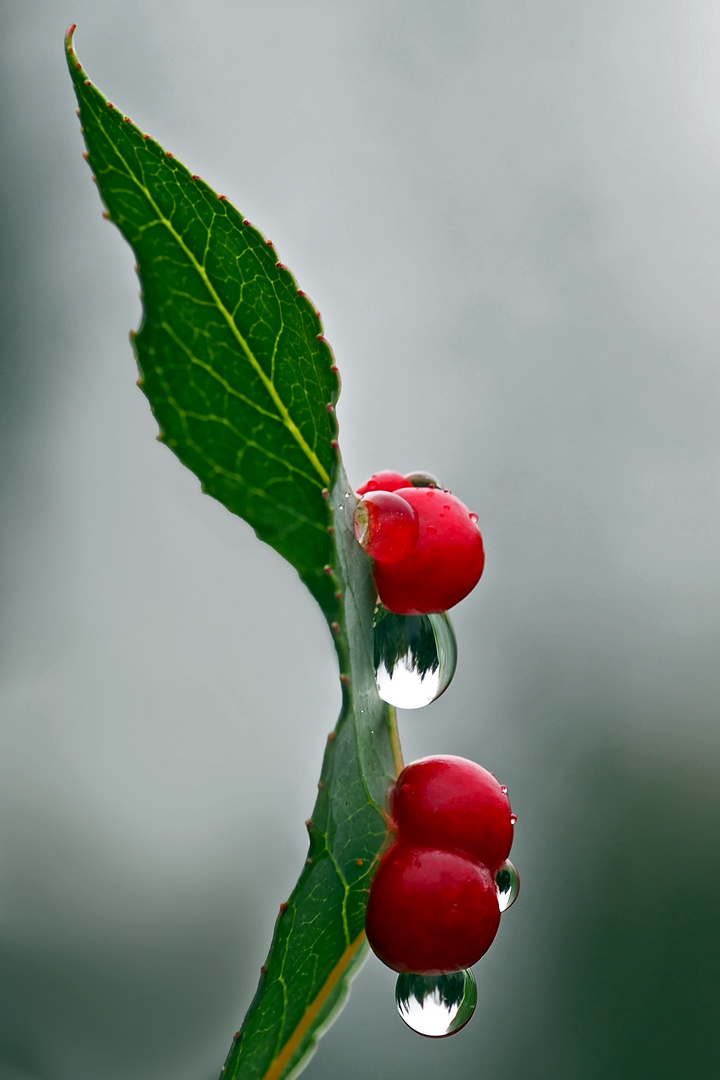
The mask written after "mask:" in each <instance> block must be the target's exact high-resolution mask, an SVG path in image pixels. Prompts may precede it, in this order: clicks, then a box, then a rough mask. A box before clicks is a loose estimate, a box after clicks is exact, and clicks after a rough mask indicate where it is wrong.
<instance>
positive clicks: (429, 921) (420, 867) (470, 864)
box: [365, 841, 500, 975]
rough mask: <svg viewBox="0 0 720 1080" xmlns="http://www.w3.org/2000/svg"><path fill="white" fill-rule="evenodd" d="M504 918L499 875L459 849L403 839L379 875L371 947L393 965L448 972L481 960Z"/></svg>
mask: <svg viewBox="0 0 720 1080" xmlns="http://www.w3.org/2000/svg"><path fill="white" fill-rule="evenodd" d="M499 922H500V909H499V907H498V901H497V895H496V891H495V881H494V879H493V875H492V874H491V873H490V871H489V870H488V869H487V867H485V866H482V865H481V864H480V863H477V862H475V861H474V860H472V859H468V858H466V857H465V856H464V855H460V854H458V853H457V852H453V851H438V850H436V849H434V848H429V847H417V846H413V845H411V844H406V843H403V842H402V841H399V842H398V843H396V844H395V845H394V846H393V847H392V848H391V849H390V851H389V852H388V853H387V854H386V855H385V857H384V859H383V861H382V862H381V864H380V866H379V868H378V870H377V873H376V875H375V877H374V879H373V882H372V887H371V889H370V896H369V899H368V905H367V911H366V915H365V929H366V932H367V938H368V941H369V943H370V946H371V948H372V949H373V951H374V952H375V953H376V955H377V956H378V957H379V958H380V960H382V962H383V963H384V964H387V966H388V967H390V968H392V969H393V970H394V971H401V972H402V971H407V972H414V973H415V974H418V975H444V974H447V973H448V972H451V971H461V970H463V969H464V968H468V967H471V966H472V965H473V964H475V963H477V961H478V960H479V959H480V957H481V956H482V955H483V954H484V953H485V952H486V951H487V950H488V949H489V947H490V945H491V944H492V941H493V938H494V937H495V934H496V933H497V928H498V924H499Z"/></svg>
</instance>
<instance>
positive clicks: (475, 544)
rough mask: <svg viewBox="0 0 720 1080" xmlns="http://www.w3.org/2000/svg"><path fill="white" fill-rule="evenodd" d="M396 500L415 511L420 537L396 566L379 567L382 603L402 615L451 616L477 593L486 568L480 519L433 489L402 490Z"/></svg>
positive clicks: (379, 587)
mask: <svg viewBox="0 0 720 1080" xmlns="http://www.w3.org/2000/svg"><path fill="white" fill-rule="evenodd" d="M395 494H396V495H398V496H400V497H401V498H403V499H405V501H406V502H408V503H409V504H410V506H412V507H413V509H414V510H415V512H416V514H417V519H418V530H419V531H418V538H417V542H416V544H415V546H414V547H413V549H412V550H411V551H410V552H409V553H408V554H407V555H406V556H405V557H404V558H402V559H399V560H398V561H397V562H393V563H376V565H375V570H374V577H375V585H376V586H377V590H378V595H379V596H380V600H381V601H382V603H383V604H384V605H385V607H386V608H387V609H388V610H389V611H394V612H395V613H396V614H397V615H428V614H430V613H431V612H437V611H447V609H448V608H451V607H453V606H454V605H455V604H458V603H460V601H461V600H462V599H464V597H466V596H467V594H468V593H469V592H470V591H471V590H472V589H474V588H475V586H476V585H477V583H478V581H479V580H480V575H481V574H482V571H483V566H484V564H485V553H484V551H483V543H482V537H481V535H480V530H479V529H478V527H477V518H476V516H475V515H474V514H471V513H470V511H469V510H468V508H467V507H466V506H465V505H464V503H461V502H460V500H459V499H456V498H455V496H454V495H451V494H450V493H449V492H448V491H442V490H440V489H438V488H432V487H405V488H399V489H397V490H396V492H395Z"/></svg>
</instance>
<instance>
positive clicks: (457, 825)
mask: <svg viewBox="0 0 720 1080" xmlns="http://www.w3.org/2000/svg"><path fill="white" fill-rule="evenodd" d="M390 812H391V814H392V816H393V818H394V819H395V823H396V825H397V829H398V836H399V838H400V840H401V841H402V842H403V843H409V844H423V845H427V846H428V847H438V848H443V849H445V850H446V851H460V852H462V853H463V854H464V855H467V856H470V857H471V858H472V859H477V860H478V862H481V863H484V864H485V866H487V867H489V869H490V870H491V871H492V872H493V873H495V871H496V870H497V869H498V868H499V867H500V866H501V865H502V863H504V862H505V860H506V859H507V857H508V855H509V853H510V847H511V845H512V841H513V821H512V816H511V813H510V802H509V800H508V797H507V792H506V791H504V790H503V788H502V787H501V786H500V784H499V783H498V782H497V780H496V779H495V777H494V776H493V775H492V773H490V772H488V771H487V769H483V767H482V765H477V764H476V763H475V762H474V761H468V760H467V758H461V757H455V756H453V755H452V754H445V755H441V756H437V757H426V758H421V759H420V760H419V761H413V762H412V763H411V764H410V765H407V766H406V767H405V768H404V769H403V771H402V772H401V773H400V775H399V776H398V778H397V782H396V784H395V787H394V788H393V791H392V795H391V804H390Z"/></svg>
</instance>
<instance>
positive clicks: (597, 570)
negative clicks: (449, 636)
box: [0, 0, 720, 1080]
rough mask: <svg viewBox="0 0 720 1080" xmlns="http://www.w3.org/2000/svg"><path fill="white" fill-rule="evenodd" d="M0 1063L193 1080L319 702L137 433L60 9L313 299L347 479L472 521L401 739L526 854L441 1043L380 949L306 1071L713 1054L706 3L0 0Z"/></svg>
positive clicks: (127, 324)
mask: <svg viewBox="0 0 720 1080" xmlns="http://www.w3.org/2000/svg"><path fill="white" fill-rule="evenodd" d="M0 9H1V10H2V31H3V32H2V37H1V39H0V49H1V50H2V59H1V67H0V80H1V84H2V85H1V89H2V97H1V99H0V100H1V101H2V105H1V107H0V138H1V143H0V145H1V146H2V157H3V184H2V193H1V195H0V230H1V237H0V239H1V240H2V247H1V251H0V282H1V284H2V289H1V290H0V329H1V331H2V342H3V349H2V358H1V359H0V422H1V429H0V451H1V453H2V468H1V469H0V650H1V651H0V724H1V732H0V739H1V742H0V1080H96V1078H97V1077H99V1076H102V1077H103V1080H129V1078H131V1077H132V1078H133V1080H171V1078H172V1080H211V1078H214V1077H215V1076H216V1075H217V1074H218V1072H219V1069H220V1065H221V1064H222V1061H223V1059H224V1057H225V1054H226V1052H227V1049H228V1046H229V1042H230V1038H231V1036H232V1033H233V1031H234V1030H235V1029H236V1027H237V1026H238V1025H239V1022H240V1020H241V1019H242V1016H243V1014H244V1011H245V1009H246V1007H247V1005H248V1003H249V1000H250V997H251V996H252V993H253V990H254V986H255V983H256V980H257V975H258V970H259V967H260V964H261V963H262V961H263V959H264V956H265V953H266V949H267V945H268V943H269V940H270V935H271V930H272V925H273V922H274V918H275V914H276V911H277V907H278V905H279V903H280V902H281V901H282V900H284V899H285V898H286V896H287V894H288V892H289V891H290V889H291V888H292V885H293V883H294V881H295V879H296V877H297V874H298V872H299V869H300V867H301V865H302V861H303V859H304V857H305V847H306V836H305V829H304V825H303V821H304V819H305V818H306V817H307V816H308V813H309V812H310V810H311V808H312V805H313V801H314V794H315V784H316V780H317V775H318V772H319V766H320V760H321V755H322V749H323V745H324V742H325V738H326V736H327V733H328V731H329V730H330V729H331V727H332V726H333V724H334V722H335V719H336V715H337V711H338V708H339V701H340V695H339V692H338V685H337V681H336V669H335V661H334V655H333V650H332V646H331V643H330V642H329V640H328V635H327V631H326V628H325V626H324V623H323V620H322V618H321V616H320V614H319V611H318V610H316V608H315V605H314V602H313V601H312V599H311V598H310V596H309V594H307V593H306V592H305V590H304V588H303V586H302V585H301V584H300V582H299V580H298V579H297V577H296V575H295V573H294V571H293V570H292V569H291V568H290V567H288V566H287V565H285V564H284V563H283V562H282V560H281V559H280V558H279V557H278V556H277V555H276V554H275V553H274V552H273V551H271V550H270V549H267V548H265V547H264V546H263V545H262V544H260V543H259V542H258V541H257V540H256V539H255V537H254V535H253V534H252V532H251V530H250V529H249V528H248V527H247V526H246V525H245V524H244V523H243V522H241V521H240V520H238V519H234V518H232V517H231V516H230V515H229V514H228V513H227V512H226V511H225V510H223V508H222V507H220V506H219V505H218V504H216V503H214V502H212V501H211V500H210V499H209V498H206V497H204V496H201V494H200V491H199V484H198V483H197V481H196V480H195V479H194V477H193V476H192V475H191V474H189V473H188V472H187V471H185V470H184V469H183V468H182V466H180V464H179V463H178V462H177V461H176V459H175V458H174V457H173V456H172V454H171V453H170V452H169V451H168V450H167V449H166V448H164V447H161V446H160V445H158V444H157V443H156V442H155V441H154V436H155V433H156V427H155V424H154V421H153V420H152V417H151V415H150V412H149V409H148V406H147V403H146V401H145V399H144V397H143V396H142V394H141V393H140V392H139V391H138V390H137V389H136V387H135V378H136V373H135V370H134V362H133V358H132V353H131V349H130V345H129V343H128V331H129V330H130V329H131V328H132V327H134V326H136V325H137V324H138V321H139V318H140V305H139V300H138V287H137V282H136V279H135V276H134V273H133V262H134V260H133V257H132V254H131V252H130V250H129V249H128V248H127V247H126V245H125V243H124V241H122V239H121V238H120V236H119V234H118V233H117V232H116V230H115V229H114V228H113V227H112V226H110V225H108V224H107V223H106V222H104V221H103V220H102V217H101V206H100V203H99V200H98V197H97V192H96V191H95V189H94V186H93V184H92V183H91V180H90V174H89V170H88V168H87V166H86V165H85V163H84V162H83V161H82V158H81V153H82V149H83V147H82V144H81V138H80V134H79V128H78V123H77V119H76V117H75V112H74V110H75V102H74V98H73V95H72V90H71V85H70V81H69V79H68V77H67V74H66V72H65V70H64V58H63V53H62V36H63V32H64V30H65V28H66V27H67V25H68V24H69V23H70V22H77V23H78V31H77V35H76V46H77V50H78V53H79V56H80V57H81V59H82V61H83V63H84V65H85V66H86V68H87V70H88V72H89V74H90V77H91V78H92V79H93V80H94V81H95V82H96V83H97V85H98V86H99V87H100V88H101V89H102V90H103V91H104V92H105V93H106V94H107V96H108V97H109V98H110V99H111V100H112V101H114V102H115V104H116V105H117V106H118V107H119V108H120V109H122V111H123V112H125V113H127V114H129V115H130V116H131V117H132V118H133V119H134V120H135V122H136V123H137V124H138V125H139V126H140V127H142V129H143V130H145V131H148V132H150V133H151V134H152V135H153V136H154V137H155V138H157V139H158V141H160V142H161V144H162V145H163V146H165V148H166V149H168V150H171V151H172V152H173V153H174V154H175V155H176V156H177V157H179V158H180V159H181V160H183V161H184V162H185V163H186V164H187V165H188V166H189V167H190V168H191V170H192V171H195V172H198V173H200V174H201V175H202V176H203V177H204V178H205V179H206V180H207V181H208V182H209V183H210V184H212V185H213V186H214V187H215V188H216V189H217V190H219V191H221V192H224V193H225V194H226V195H227V196H228V197H229V198H230V199H231V200H232V201H233V202H234V203H235V204H236V205H237V206H238V208H239V209H241V210H242V212H243V213H244V214H245V215H247V216H248V217H249V218H250V219H251V220H252V221H253V222H256V223H257V225H258V227H259V228H261V229H262V230H263V232H264V233H265V234H266V235H268V236H269V237H271V238H272V240H273V241H274V242H275V245H276V247H277V249H278V252H279V257H280V258H281V259H282V261H283V262H285V263H286V264H287V265H288V266H289V267H290V268H291V269H292V270H293V272H294V274H295V276H296V278H297V280H298V283H299V285H300V287H301V288H303V289H304V290H305V291H306V292H308V293H309V294H310V295H311V296H312V297H313V299H314V300H315V302H316V304H317V305H318V306H319V308H320V310H321V311H322V313H323V319H324V323H325V327H326V334H327V337H328V339H329V341H330V342H331V344H332V345H333V347H334V349H335V353H336V357H337V362H338V364H339V366H340V370H341V374H342V377H343V393H342V396H341V399H340V404H339V407H338V415H339V420H340V425H341V436H340V437H341V447H342V450H343V455H344V458H345V462H346V467H347V470H348V473H349V475H350V478H351V479H352V480H353V482H355V483H356V484H359V483H360V482H362V480H364V479H365V478H366V477H367V476H368V475H369V474H370V473H371V472H373V471H375V470H376V469H379V468H397V469H400V470H402V471H408V470H410V469H416V468H426V469H430V470H431V471H433V472H434V473H436V474H438V475H439V476H440V477H441V478H442V479H443V481H444V482H445V483H446V484H447V485H448V486H449V487H451V488H452V489H453V491H454V492H455V493H456V494H457V495H459V496H460V497H461V498H462V499H463V500H464V501H465V502H466V503H468V504H469V505H470V506H471V508H473V509H474V510H476V512H477V513H478V515H479V519H480V522H479V523H480V526H481V529H482V531H483V534H484V537H485V540H486V547H487V569H486V573H485V575H484V577H483V580H482V582H481V583H480V586H479V587H478V589H477V591H476V592H475V593H474V594H473V595H472V596H471V597H470V598H469V599H468V600H466V601H465V602H464V603H463V604H462V605H460V607H459V608H458V609H456V612H455V613H454V616H453V618H454V622H455V625H456V629H457V633H458V639H459V667H458V672H457V675H456V678H455V681H454V683H453V685H452V687H451V688H450V690H449V691H448V692H447V693H446V695H445V696H444V697H443V698H442V699H441V700H440V701H439V702H437V703H436V704H435V705H433V706H431V707H430V708H428V709H425V710H422V711H421V712H418V713H414V714H413V713H407V714H404V715H403V716H402V717H401V732H402V736H403V742H404V748H405V756H406V759H408V760H411V759H412V758H415V757H418V756H421V755H423V754H427V753H435V752H453V753H459V754H463V755H464V756H467V757H471V758H474V759H476V760H478V761H480V762H481V763H482V764H484V765H486V766H487V767H488V768H490V769H492V770H493V772H495V773H496V774H497V775H498V776H499V778H500V779H501V780H502V781H503V782H505V783H507V784H508V785H509V787H510V794H511V797H512V800H513V808H514V809H515V810H516V812H517V814H518V817H519V821H518V826H517V829H516V833H517V836H516V843H515V847H514V849H513V859H514V861H515V862H516V864H517V866H518V868H519V870H520V874H521V877H522V893H521V897H520V900H519V901H518V903H517V904H516V905H515V907H514V908H513V910H512V911H511V912H509V913H508V915H507V917H506V918H505V919H504V920H503V926H502V927H501V931H500V934H499V936H498V939H497V941H496V943H495V944H494V946H493V948H492V950H491V951H490V953H489V954H488V955H487V956H486V957H485V958H484V960H483V961H482V962H481V964H480V965H479V966H478V968H477V977H478V984H479V991H480V1001H479V1006H478V1011H477V1014H476V1017H475V1019H474V1020H473V1022H472V1023H471V1024H470V1025H469V1026H468V1028H467V1029H466V1030H465V1031H464V1032H463V1033H462V1034H460V1035H458V1036H457V1037H456V1038H453V1039H450V1040H447V1041H441V1042H428V1041H427V1040H423V1039H420V1038H419V1037H416V1036H413V1035H412V1034H411V1033H410V1032H409V1031H407V1029H405V1028H404V1026H403V1025H402V1023H401V1022H400V1020H399V1019H398V1018H397V1016H396V1014H395V1011H394V1005H393V999H392V993H393V985H394V978H393V976H392V975H391V974H390V973H388V972H387V971H386V970H385V969H383V968H382V966H381V965H380V964H379V963H378V962H376V961H375V960H374V959H371V960H370V961H368V963H367V964H366V966H365V968H364V969H363V970H362V971H361V973H360V975H359V976H358V978H357V980H356V982H355V984H354V986H353V991H352V994H351V998H350V1001H349V1004H348V1005H347V1007H346V1009H345V1011H344V1013H343V1014H342V1016H341V1017H340V1019H339V1020H338V1022H337V1023H336V1025H335V1026H334V1027H333V1028H332V1030H331V1031H330V1032H329V1033H328V1035H327V1036H326V1037H325V1038H324V1039H323V1041H322V1042H321V1044H320V1048H319V1050H318V1053H317V1055H316V1057H315V1058H314V1059H313V1061H312V1063H311V1064H310V1066H309V1068H308V1071H307V1074H306V1075H307V1076H308V1077H309V1078H310V1080H330V1078H333V1080H334V1078H337V1077H338V1076H339V1075H342V1076H344V1077H347V1078H348V1080H350V1078H352V1080H355V1078H358V1080H369V1078H371V1080H375V1078H381V1077H383V1078H384V1077H386V1076H393V1077H395V1078H396V1080H410V1078H413V1080H415V1078H417V1077H418V1076H425V1075H428V1076H429V1075H435V1074H436V1073H437V1072H442V1073H443V1074H447V1075H448V1076H452V1077H453V1078H454V1080H475V1078H476V1077H478V1076H485V1075H488V1076H489V1075H494V1076H502V1077H503V1080H529V1078H532V1080H544V1078H549V1077H552V1078H553V1080H578V1078H580V1080H595V1078H597V1080H600V1078H602V1080H606V1078H607V1077H608V1076H613V1077H617V1078H620V1080H625V1078H627V1080H631V1078H632V1080H646V1078H647V1080H665V1078H667V1080H678V1078H683V1077H686V1076H688V1077H690V1076H692V1077H693V1080H706V1078H707V1080H711V1078H712V1080H714V1078H716V1076H717V1061H718V1056H719V1055H720V1023H718V1016H719V1015H720V988H719V986H718V971H719V970H720V940H719V938H718V930H717V927H718V925H720V923H719V916H720V899H719V897H720V809H719V800H718V780H719V779H720V729H719V718H718V701H719V691H720V664H719V663H718V646H719V644H720V560H719V559H718V535H719V534H720V501H719V500H718V488H719V481H720V425H719V424H718V416H719V415H720V365H719V363H718V345H717V341H718V283H719V279H720V275H719V272H720V7H719V6H718V4H717V3H712V2H708V0H695V2H694V3H692V4H687V3H681V2H679V0H673V2H670V0H633V2H630V3H627V2H621V0H602V2H601V0H587V2H580V3H578V2H577V0H548V2H546V3H530V2H527V0H525V2H521V0H503V2H502V3H500V2H490V0H475V2H473V3H469V2H463V0H446V2H445V3H439V2H428V0H413V2H410V0H384V2H382V3H380V2H378V0H367V2H363V3H360V2H357V0H345V2H343V3H330V2H321V0H294V2H290V0H277V2H275V0H268V2H265V3H261V2H260V0H205V2H203V3H202V4H200V3H197V2H194V3H192V2H189V0H176V2H175V3H169V2H167V0H145V2H140V0H134V2H133V0H124V2H111V0H73V2H72V3H69V2H66V0H3V2H2V3H0Z"/></svg>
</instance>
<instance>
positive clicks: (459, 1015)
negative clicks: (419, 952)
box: [395, 971, 477, 1039]
mask: <svg viewBox="0 0 720 1080" xmlns="http://www.w3.org/2000/svg"><path fill="white" fill-rule="evenodd" d="M395 1004H396V1005H397V1009H398V1012H399V1013H400V1016H401V1017H402V1019H403V1020H404V1021H405V1023H406V1024H407V1026H408V1027H409V1028H412V1030H413V1031H417V1033H418V1035H426V1036H427V1037H428V1038H430V1039H443V1038H445V1036H447V1035H454V1034H455V1033H456V1032H458V1031H460V1029H461V1028H464V1027H465V1025H466V1024H467V1022H468V1020H469V1019H470V1018H471V1016H472V1014H473V1013H474V1012H475V1005H476V1004H477V985H476V983H475V977H474V975H473V973H472V971H454V972H453V973H452V974H451V975H399V976H398V981H397V983H396V984H395Z"/></svg>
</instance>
